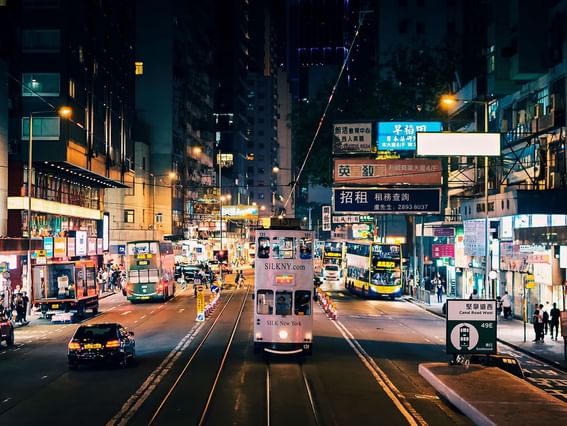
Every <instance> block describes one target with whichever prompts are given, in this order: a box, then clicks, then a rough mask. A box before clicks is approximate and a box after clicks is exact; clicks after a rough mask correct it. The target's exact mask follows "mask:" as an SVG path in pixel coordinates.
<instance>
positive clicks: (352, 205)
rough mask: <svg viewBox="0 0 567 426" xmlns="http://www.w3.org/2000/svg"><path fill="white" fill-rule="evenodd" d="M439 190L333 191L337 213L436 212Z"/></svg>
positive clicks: (341, 189)
mask: <svg viewBox="0 0 567 426" xmlns="http://www.w3.org/2000/svg"><path fill="white" fill-rule="evenodd" d="M440 206H441V189H440V188H368V189H366V188H333V211H334V212H336V213H362V214H366V213H381V214H393V213H403V214H419V213H439V212H440V208H441V207H440Z"/></svg>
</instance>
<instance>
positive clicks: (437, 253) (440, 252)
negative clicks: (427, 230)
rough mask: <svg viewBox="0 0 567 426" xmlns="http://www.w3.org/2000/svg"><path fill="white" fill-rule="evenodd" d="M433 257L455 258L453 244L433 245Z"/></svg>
mask: <svg viewBox="0 0 567 426" xmlns="http://www.w3.org/2000/svg"><path fill="white" fill-rule="evenodd" d="M431 250H432V255H431V256H432V257H455V246H454V245H453V244H432V246H431Z"/></svg>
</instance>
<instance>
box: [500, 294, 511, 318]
mask: <svg viewBox="0 0 567 426" xmlns="http://www.w3.org/2000/svg"><path fill="white" fill-rule="evenodd" d="M502 308H503V309H504V319H508V317H509V316H511V315H512V298H511V297H510V295H509V294H508V292H507V291H505V292H504V296H502Z"/></svg>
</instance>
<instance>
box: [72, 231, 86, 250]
mask: <svg viewBox="0 0 567 426" xmlns="http://www.w3.org/2000/svg"><path fill="white" fill-rule="evenodd" d="M75 238H76V240H75V242H76V244H75V256H86V255H87V231H77V232H76V233H75Z"/></svg>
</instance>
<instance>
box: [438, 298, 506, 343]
mask: <svg viewBox="0 0 567 426" xmlns="http://www.w3.org/2000/svg"><path fill="white" fill-rule="evenodd" d="M446 324H447V334H446V339H447V340H446V346H447V353H448V354H495V353H496V324H497V323H496V300H461V299H449V300H447V323H446Z"/></svg>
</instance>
